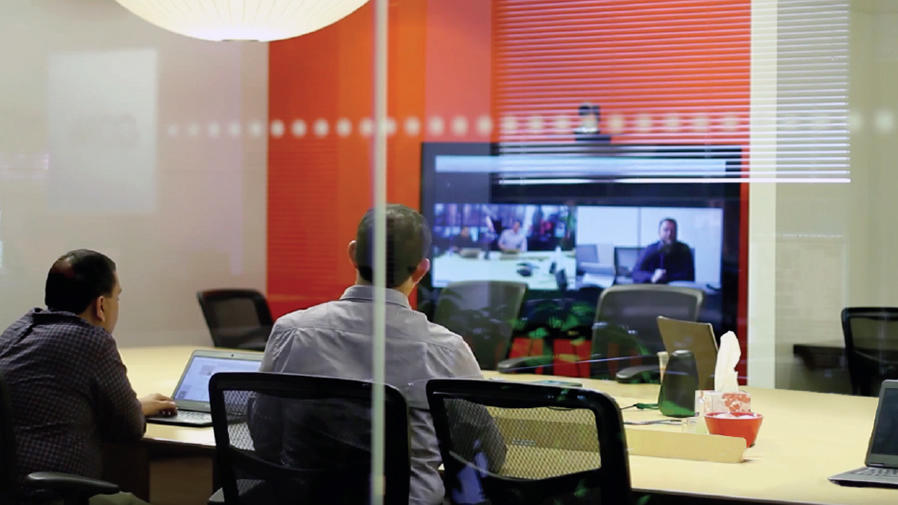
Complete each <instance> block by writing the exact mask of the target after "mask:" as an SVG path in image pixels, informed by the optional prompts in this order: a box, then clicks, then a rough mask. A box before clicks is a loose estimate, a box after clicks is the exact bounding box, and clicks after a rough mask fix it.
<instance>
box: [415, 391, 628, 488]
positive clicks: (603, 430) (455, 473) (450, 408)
mask: <svg viewBox="0 0 898 505" xmlns="http://www.w3.org/2000/svg"><path fill="white" fill-rule="evenodd" d="M427 400H428V402H429V404H430V410H431V415H432V416H433V421H434V426H435V428H436V433H437V439H438V440H439V444H440V453H441V454H442V457H443V465H444V467H445V481H446V490H447V494H448V496H449V497H450V499H451V501H452V503H454V504H458V505H468V504H472V505H473V504H480V503H496V504H499V503H501V504H503V505H554V504H615V505H617V504H628V503H630V492H631V490H630V473H629V469H628V463H627V450H626V440H625V435H624V431H623V422H622V420H621V415H620V409H619V408H618V406H617V404H616V403H615V402H614V400H612V399H611V398H610V397H608V396H607V395H605V394H604V393H600V392H598V391H591V390H585V389H566V388H560V387H552V386H539V385H533V384H523V383H511V382H497V381H477V380H460V379H455V380H454V379H438V380H431V381H429V382H428V383H427ZM497 441H498V442H500V443H501V442H504V446H503V447H504V448H505V451H504V452H502V451H499V450H497V449H496V447H495V446H496V443H497Z"/></svg>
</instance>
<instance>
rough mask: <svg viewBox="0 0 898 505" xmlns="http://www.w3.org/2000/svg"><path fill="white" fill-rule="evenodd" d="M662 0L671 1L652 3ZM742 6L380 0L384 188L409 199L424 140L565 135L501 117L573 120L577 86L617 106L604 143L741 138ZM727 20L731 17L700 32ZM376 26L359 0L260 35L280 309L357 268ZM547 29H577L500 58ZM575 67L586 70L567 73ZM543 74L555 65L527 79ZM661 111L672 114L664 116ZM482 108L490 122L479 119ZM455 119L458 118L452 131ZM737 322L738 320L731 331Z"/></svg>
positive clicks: (328, 288)
mask: <svg viewBox="0 0 898 505" xmlns="http://www.w3.org/2000/svg"><path fill="white" fill-rule="evenodd" d="M531 4H532V5H531ZM665 4H667V5H672V6H673V7H674V9H672V10H671V11H670V12H668V13H659V12H658V9H659V7H658V6H660V5H665ZM539 5H550V6H552V7H553V8H556V7H558V6H560V5H565V6H566V7H567V12H566V13H563V14H560V15H558V16H554V17H552V16H540V15H539V11H538V10H537V8H538V7H539ZM749 12H750V2H749V1H748V0H738V1H733V2H719V1H707V0H706V1H698V0H679V1H677V2H634V3H630V2H619V1H608V0H596V1H594V2H570V3H568V2H558V3H549V4H547V3H546V2H544V1H536V0H532V1H515V2H511V1H507V0H494V1H492V2H490V1H487V0H451V1H450V0H426V1H424V0H393V1H391V2H390V11H389V16H390V29H389V41H390V48H389V75H388V78H389V97H388V101H389V105H388V114H389V115H390V117H392V118H395V120H396V123H397V132H396V133H395V134H394V135H392V136H391V137H390V139H389V147H388V199H389V200H390V201H392V202H400V203H405V204H407V205H410V206H413V207H416V206H417V205H418V202H419V185H420V173H419V171H420V143H421V142H422V141H488V140H550V139H551V140H561V141H570V140H571V139H570V137H569V135H566V136H563V138H559V137H558V136H557V135H555V136H553V135H550V134H548V133H547V134H532V133H526V134H522V133H520V132H517V133H514V134H506V133H503V132H500V129H499V124H500V123H501V120H500V119H501V118H502V117H505V116H507V115H514V116H516V117H519V118H520V119H521V121H522V122H523V121H525V120H526V118H528V117H531V116H532V115H543V116H548V115H551V114H553V113H558V111H569V112H567V113H568V114H569V115H570V118H571V120H574V119H575V113H576V106H577V105H578V104H579V103H580V102H582V101H584V100H589V101H591V102H593V103H598V104H601V106H602V113H603V129H605V130H607V128H608V126H609V125H608V121H609V118H611V117H612V116H613V115H614V114H619V115H620V116H621V117H625V118H627V121H625V122H624V123H623V125H622V129H621V130H620V131H619V132H616V133H618V134H617V135H615V137H614V140H613V141H614V142H643V143H645V142H674V143H710V144H729V145H733V144H738V145H746V146H747V143H748V126H747V125H748V110H749V79H748V78H749V70H750V69H749V61H750V47H749V43H750V18H749ZM634 19H635V20H638V23H636V24H635V25H634V22H633V20H634ZM510 23H512V24H513V23H522V25H521V26H524V27H525V28H523V29H520V30H519V29H518V28H517V27H515V28H514V29H510V28H509V27H510V26H511V25H510ZM597 23H598V24H599V25H600V31H599V32H596V30H595V29H594V27H595V26H596V25H597ZM723 25H726V26H728V27H730V28H731V30H729V32H725V31H722V30H716V31H710V32H707V31H701V30H699V32H700V33H699V32H697V31H696V27H697V26H698V27H704V26H713V27H717V28H719V27H721V26H723ZM527 27H529V28H527ZM528 30H529V31H528ZM590 30H591V31H590ZM628 30H629V33H628ZM584 33H592V34H593V36H590V37H583V36H582V34H584ZM372 35H373V32H372V7H371V5H370V3H369V4H367V5H366V6H364V7H363V8H361V9H359V10H358V11H357V12H355V13H353V14H352V15H350V16H348V17H347V18H345V19H343V20H341V21H339V22H338V23H336V24H334V25H332V26H330V27H327V28H324V29H322V30H320V31H318V32H315V33H312V34H309V35H305V36H302V37H299V38H296V39H291V40H287V41H282V42H277V43H272V44H271V45H270V62H269V119H270V120H282V121H284V123H285V124H286V133H284V135H283V136H281V137H276V136H272V137H271V138H270V140H269V155H268V156H269V173H268V176H269V182H268V295H269V299H270V302H271V306H272V311H273V312H274V314H275V315H276V316H277V315H281V314H283V313H285V312H287V311H289V310H292V309H294V308H296V307H304V306H308V305H312V304H314V303H319V302H322V301H326V300H329V299H333V298H334V297H336V296H338V295H339V294H340V293H341V292H342V290H343V289H344V288H345V287H346V286H347V285H348V284H350V283H351V282H352V280H353V276H354V272H353V271H352V268H351V265H350V263H349V262H348V260H347V259H346V254H345V252H344V251H345V247H346V244H347V242H348V241H349V240H350V239H351V238H352V237H353V235H354V232H355V226H356V224H357V222H358V219H359V217H360V216H361V214H362V213H363V212H364V211H365V210H366V209H367V208H368V207H369V206H370V205H371V202H372V194H371V189H370V182H371V176H370V171H371V169H370V162H371V160H370V154H369V153H370V151H371V145H370V137H366V136H365V135H364V134H363V133H362V132H360V130H359V122H360V120H361V119H362V118H364V117H366V116H370V115H371V114H372V101H371V95H372V81H371V76H372V69H371V65H372ZM553 36H562V40H563V39H564V37H568V38H574V39H575V40H576V43H574V44H572V45H569V46H564V49H563V50H561V51H555V54H556V56H555V57H554V58H553V57H551V56H549V57H545V56H542V57H541V58H533V59H527V61H525V63H524V64H522V65H514V66H509V65H508V62H509V55H510V51H513V50H514V49H515V47H514V46H515V44H519V43H522V42H521V41H523V43H526V42H527V41H535V42H540V43H544V44H549V46H550V47H549V49H550V50H549V51H548V52H547V53H546V54H550V55H551V54H552V51H551V45H552V44H555V43H556V42H553V39H552V37H553ZM577 37H579V39H577ZM557 43H558V44H561V42H557ZM559 47H562V46H561V45H559ZM659 48H660V49H659ZM665 48H666V49H665ZM687 49H690V50H693V53H694V54H693V55H692V56H691V57H689V58H686V59H682V60H677V58H676V56H677V53H676V51H677V50H687ZM571 56H575V57H574V58H571ZM672 61H680V63H679V64H677V65H671V62H672ZM584 73H585V74H586V75H587V76H588V78H587V79H580V80H576V79H573V80H571V79H567V78H566V76H567V77H570V76H573V77H576V76H577V75H581V74H584ZM550 74H551V75H552V76H561V77H558V78H556V77H552V78H550V79H549V80H550V81H552V79H554V81H552V82H549V83H548V84H546V85H545V86H531V85H529V84H533V83H539V82H542V81H545V80H546V75H550ZM522 96H523V97H524V98H525V99H521V97H522ZM640 114H650V115H651V117H652V118H653V120H652V124H651V126H650V127H649V129H648V130H644V129H642V128H638V126H639V124H638V123H637V122H635V121H634V118H636V117H638V116H639V115H640ZM671 114H674V115H676V116H677V117H678V118H680V119H681V120H682V122H683V125H684V127H683V128H681V129H671V128H668V126H667V125H666V124H665V123H664V121H666V120H667V118H668V117H669V116H670V115H671ZM698 114H701V115H705V116H706V117H707V118H708V124H707V127H706V128H704V129H697V128H696V127H694V124H693V122H692V121H693V120H694V118H695V117H696V115H698ZM409 117H413V118H416V119H417V120H418V122H419V125H420V131H419V132H418V133H415V134H409V133H408V132H407V131H406V128H405V125H406V119H407V118H409ZM484 117H486V118H488V121H487V122H488V123H490V124H491V125H492V128H491V129H480V128H478V127H477V125H478V124H480V123H478V121H480V122H481V123H482V122H483V121H484V119H483V118H484ZM339 118H346V119H348V120H350V122H351V125H352V129H351V133H350V134H349V135H348V136H345V137H341V136H340V135H338V134H336V133H335V130H334V123H335V121H336V120H337V119H339ZM434 118H439V119H440V120H442V125H443V128H442V131H440V129H439V128H433V126H434V124H433V123H434V121H433V119H434ZM459 118H461V120H463V121H464V123H465V128H459V129H454V128H453V126H454V125H455V124H456V123H455V121H459ZM295 119H302V120H303V121H305V124H306V132H305V134H304V135H302V136H295V135H294V134H293V133H292V131H291V123H292V122H293V121H294V120H295ZM318 119H325V120H327V121H328V125H329V130H328V133H327V134H326V135H324V136H322V137H320V138H319V137H318V136H316V135H315V134H314V133H313V132H312V130H313V123H314V122H315V121H316V120H318ZM437 123H439V122H437ZM690 125H692V126H690ZM746 196H747V195H746ZM743 218H745V216H743ZM745 229H747V228H743V233H744V230H745ZM744 243H745V242H743V244H744ZM744 249H745V248H744V247H743V250H744ZM742 265H743V267H744V266H745V265H746V262H742ZM744 272H745V268H743V285H742V286H741V287H740V298H741V301H740V313H741V314H740V316H744V306H745V302H744V300H745V296H744V294H745V288H744ZM740 319H742V320H744V318H743V317H740ZM744 330H745V328H744V325H740V328H739V331H738V332H737V334H739V335H742V336H744V335H745V334H746V333H745V331H744Z"/></svg>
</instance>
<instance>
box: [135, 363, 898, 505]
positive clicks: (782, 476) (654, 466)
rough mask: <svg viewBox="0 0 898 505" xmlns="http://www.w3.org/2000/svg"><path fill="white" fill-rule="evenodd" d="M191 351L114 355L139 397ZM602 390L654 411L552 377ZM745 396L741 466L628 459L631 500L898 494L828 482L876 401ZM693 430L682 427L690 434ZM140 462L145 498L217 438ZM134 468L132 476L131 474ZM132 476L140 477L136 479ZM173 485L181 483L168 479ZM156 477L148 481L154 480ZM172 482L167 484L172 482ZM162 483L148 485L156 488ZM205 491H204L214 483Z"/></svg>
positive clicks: (850, 452)
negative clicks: (160, 475)
mask: <svg viewBox="0 0 898 505" xmlns="http://www.w3.org/2000/svg"><path fill="white" fill-rule="evenodd" d="M193 349H196V347H192V346H164V347H143V348H123V349H121V355H122V359H123V361H124V362H125V365H126V366H127V367H128V376H129V378H130V380H131V383H132V385H133V387H134V389H135V391H136V392H137V394H138V395H144V394H149V393H152V392H163V393H166V394H169V393H170V392H171V391H173V390H174V388H175V385H176V383H177V381H178V378H179V376H180V373H181V370H182V369H183V366H184V364H185V363H186V362H187V359H188V357H189V356H190V353H191V351H192V350H193ZM484 375H485V376H486V377H487V379H491V380H512V381H521V382H532V381H539V380H545V379H547V378H551V377H547V376H544V375H529V374H521V375H517V374H498V373H495V372H484ZM557 379H559V380H565V381H571V380H574V381H577V382H580V383H582V385H583V387H586V388H590V389H596V390H599V391H603V392H605V393H607V394H609V395H611V396H612V397H614V398H615V400H616V401H617V402H618V404H619V405H620V406H621V407H625V406H627V405H632V404H634V403H636V402H649V403H651V402H654V401H656V400H657V396H658V387H659V386H658V385H656V384H635V385H634V384H619V383H616V382H613V381H602V380H594V379H581V378H576V379H573V378H569V377H557ZM744 390H745V391H747V392H749V393H751V395H752V400H751V402H752V410H754V411H755V412H758V413H761V414H762V415H763V416H764V421H763V424H762V426H761V430H760V432H759V435H758V438H757V441H756V443H755V445H754V446H753V447H750V448H748V449H746V450H745V452H744V460H743V461H742V462H741V463H718V462H710V461H698V460H691V459H680V458H662V457H652V456H639V455H634V454H632V453H631V454H630V456H629V464H630V476H631V481H632V486H633V490H634V493H635V495H636V496H637V497H638V496H640V495H643V494H651V495H652V496H653V497H652V500H651V501H650V502H649V503H651V504H656V503H690V504H693V503H804V504H874V505H875V504H886V503H888V504H894V503H898V489H882V488H857V487H843V486H838V485H836V484H833V483H831V482H829V481H828V480H827V477H828V476H830V475H833V474H836V473H839V472H842V471H845V470H849V469H851V468H855V467H858V466H862V465H863V462H864V456H865V453H866V447H867V442H868V439H869V436H870V432H871V430H872V427H873V418H874V414H875V410H876V399H875V398H868V397H857V396H848V395H838V394H826V393H810V392H803V391H790V390H771V389H764V388H754V387H745V388H744ZM622 415H623V418H624V420H625V421H628V420H636V421H638V420H645V419H650V418H651V416H655V417H660V414H658V413H657V412H649V411H638V410H637V409H624V410H622ZM694 427H695V425H694V424H693V425H692V426H690V427H689V429H694ZM626 429H627V432H628V433H630V434H631V435H628V436H629V437H634V435H633V434H632V433H633V430H646V429H653V430H672V431H680V430H681V429H682V428H681V427H680V426H657V425H651V426H627V427H626ZM140 445H141V450H139V451H137V459H141V458H142V459H143V461H137V462H132V470H133V471H131V472H129V475H131V477H132V479H133V480H135V481H136V484H133V485H134V486H135V489H136V492H137V494H138V495H141V494H142V493H144V492H146V493H147V494H148V489H149V484H148V483H147V482H143V483H141V482H140V481H141V480H142V479H147V480H148V479H149V472H147V473H146V475H145V474H144V473H143V471H142V468H143V466H142V465H146V466H147V467H148V465H149V461H151V460H152V459H153V458H155V457H159V456H160V455H162V457H171V456H177V455H186V456H190V457H195V458H197V457H198V458H207V461H208V464H209V465H210V466H211V460H212V457H213V454H214V446H215V442H214V436H213V433H212V429H211V428H190V427H178V426H169V425H157V424H148V425H147V431H146V434H145V436H144V440H143V441H142V443H141V444H140ZM134 469H136V470H134ZM135 474H136V476H137V478H136V479H134V477H135ZM174 477H175V478H177V477H178V476H177V475H175V476H174ZM154 478H155V476H154ZM169 478H171V477H169ZM157 484H159V483H155V482H154V483H153V487H154V488H155V487H156V485H157ZM205 486H206V487H207V488H209V489H211V486H212V484H211V483H206V484H205Z"/></svg>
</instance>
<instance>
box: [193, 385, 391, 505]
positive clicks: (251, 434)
mask: <svg viewBox="0 0 898 505" xmlns="http://www.w3.org/2000/svg"><path fill="white" fill-rule="evenodd" d="M371 393H372V389H371V383H370V382H365V381H358V380H348V379H336V378H330V377H317V376H308V375H296V374H280V373H277V374H276V373H261V372H241V373H225V372H223V373H217V374H215V375H213V376H212V379H211V380H210V382H209V400H210V402H211V407H212V422H213V430H214V431H215V457H216V464H217V467H216V468H217V471H218V476H219V478H220V482H221V485H222V489H221V490H219V491H217V492H216V493H215V494H214V495H213V496H212V497H211V498H210V503H225V504H227V505H238V504H240V505H249V504H259V505H263V504H264V505H277V504H281V503H290V504H294V503H310V504H312V503H358V504H362V503H368V497H369V493H370V479H371V468H370V458H371V449H370V444H371V412H372V408H371ZM384 418H385V421H386V433H385V439H384V443H385V446H384V447H385V450H386V455H385V459H384V485H385V488H384V489H385V493H386V494H385V495H384V501H383V503H384V504H386V505H398V504H402V505H407V504H408V497H409V431H408V410H407V407H406V403H405V398H403V396H402V394H401V393H400V392H399V391H398V390H397V389H396V388H394V387H392V386H389V385H387V386H384ZM222 500H223V501H222Z"/></svg>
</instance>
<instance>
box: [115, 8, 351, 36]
mask: <svg viewBox="0 0 898 505" xmlns="http://www.w3.org/2000/svg"><path fill="white" fill-rule="evenodd" d="M116 1H117V2H118V3H119V4H121V5H122V7H124V8H126V9H128V10H129V11H131V12H132V13H134V14H136V15H137V16H139V17H141V18H143V19H144V20H146V21H149V22H150V23H153V24H154V25H156V26H158V27H160V28H164V29H166V30H169V31H172V32H175V33H178V34H181V35H186V36H188V37H193V38H197V39H203V40H215V41H219V40H258V41H261V42H267V41H270V40H280V39H288V38H291V37H296V36H299V35H303V34H306V33H310V32H314V31H315V30H318V29H321V28H324V27H325V26H327V25H329V24H332V23H335V22H337V21H339V20H340V19H342V18H344V17H345V16H347V15H349V14H350V13H352V12H353V11H355V10H356V9H358V8H359V7H361V6H362V5H363V4H364V3H365V2H366V1H367V0H116Z"/></svg>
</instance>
